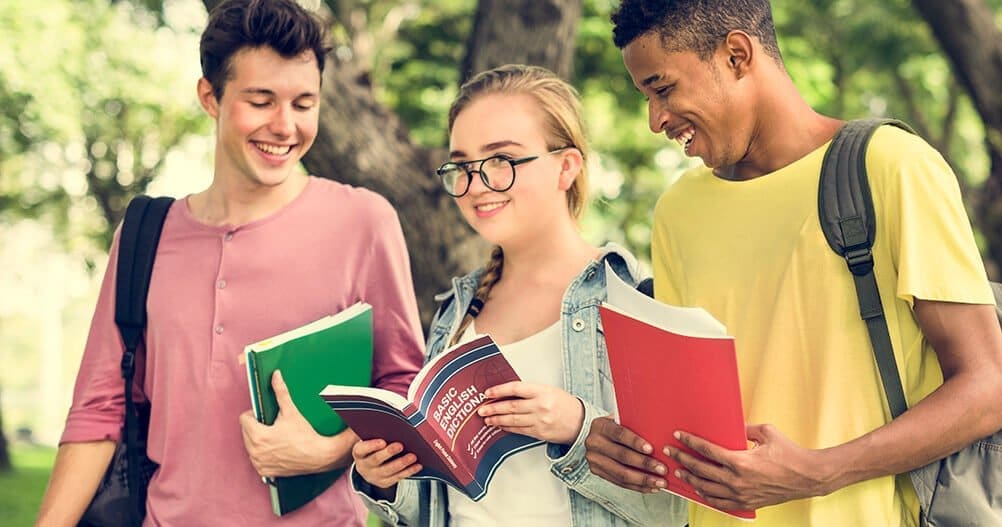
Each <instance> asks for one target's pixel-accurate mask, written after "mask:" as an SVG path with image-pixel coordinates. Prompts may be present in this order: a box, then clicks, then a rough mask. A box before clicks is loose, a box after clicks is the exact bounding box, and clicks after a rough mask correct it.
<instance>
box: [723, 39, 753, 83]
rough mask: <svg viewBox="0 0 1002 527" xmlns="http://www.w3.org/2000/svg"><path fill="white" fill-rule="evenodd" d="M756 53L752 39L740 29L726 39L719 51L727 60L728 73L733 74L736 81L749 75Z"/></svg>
mask: <svg viewBox="0 0 1002 527" xmlns="http://www.w3.org/2000/svg"><path fill="white" fill-rule="evenodd" d="M755 51H756V48H755V45H754V41H753V40H752V37H751V36H749V35H748V33H745V32H744V31H741V30H738V29H735V30H732V31H731V32H730V33H728V34H727V36H726V37H724V42H723V43H722V44H721V45H720V50H719V52H720V53H722V54H723V55H724V57H725V58H726V61H727V62H726V67H727V71H730V72H732V73H733V74H734V78H736V79H740V78H742V77H744V76H745V75H748V72H749V71H750V70H751V68H752V65H753V63H752V61H753V60H754V59H755V57H756V55H755Z"/></svg>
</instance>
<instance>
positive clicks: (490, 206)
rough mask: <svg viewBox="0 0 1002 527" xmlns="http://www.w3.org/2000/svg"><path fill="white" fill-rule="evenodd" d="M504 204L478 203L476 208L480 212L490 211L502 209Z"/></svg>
mask: <svg viewBox="0 0 1002 527" xmlns="http://www.w3.org/2000/svg"><path fill="white" fill-rule="evenodd" d="M503 206H504V202H499V203H486V204H484V205H477V206H476V207H475V208H476V209H477V210H479V211H480V212H490V211H492V210H496V209H500V208H501V207H503Z"/></svg>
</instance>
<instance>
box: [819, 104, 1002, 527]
mask: <svg viewBox="0 0 1002 527" xmlns="http://www.w3.org/2000/svg"><path fill="white" fill-rule="evenodd" d="M885 124H886V125H892V126H897V127H898V128H901V129H903V130H906V131H908V132H911V133H915V132H914V131H913V130H912V129H911V128H910V127H909V126H908V125H906V124H904V123H902V122H900V121H896V120H893V119H860V120H854V121H849V122H847V123H846V124H845V125H844V126H843V127H842V128H841V129H840V130H839V131H838V132H837V133H836V134H835V137H834V138H833V139H832V142H831V145H830V146H829V147H828V151H827V152H826V153H825V157H824V161H823V163H822V167H821V181H820V185H819V186H818V216H819V218H820V221H821V228H822V231H824V234H825V238H826V239H827V240H828V245H830V246H831V248H832V249H833V250H834V251H835V252H836V253H837V254H839V255H840V256H842V257H844V258H845V261H846V265H847V266H848V268H849V272H851V273H852V275H853V281H854V282H855V286H856V295H857V298H858V300H859V312H860V317H861V318H862V319H863V320H864V321H865V322H866V328H867V332H868V333H869V335H870V342H871V344H872V346H873V354H874V358H875V359H876V363H877V370H878V371H879V372H880V379H881V382H882V384H883V388H884V396H885V397H886V398H887V404H888V407H889V408H890V411H891V416H892V418H897V417H898V416H899V415H901V414H902V413H904V412H905V410H907V409H908V406H907V403H906V401H905V396H904V391H903V389H902V387H901V378H900V377H899V375H898V369H897V365H896V363H895V361H894V353H893V351H892V347H891V339H890V336H889V334H888V331H887V320H886V318H885V317H884V309H883V306H881V303H880V294H879V293H878V290H877V280H876V277H875V276H874V274H873V255H872V253H871V248H872V247H873V240H874V235H875V233H876V227H875V225H876V217H875V214H874V210H873V200H872V197H871V194H870V184H869V180H868V179H867V175H866V147H867V144H868V143H869V141H870V138H871V137H872V136H873V133H874V131H876V129H877V128H878V127H880V126H882V125H885ZM991 287H992V291H993V293H994V294H995V314H996V315H997V316H998V318H999V321H1000V323H1002V307H1000V306H1002V284H998V283H996V282H992V283H991ZM910 476H911V480H912V484H913V485H914V486H915V492H916V494H918V497H919V503H920V508H921V511H920V518H919V522H920V524H921V525H923V526H930V527H931V526H957V525H972V526H973V525H1002V430H1000V431H997V432H995V433H994V434H993V435H991V436H989V437H986V438H984V439H981V440H979V441H975V442H974V443H972V444H971V445H968V446H967V447H965V448H963V449H962V450H960V451H959V452H957V453H955V454H953V455H951V456H947V457H946V458H943V459H941V460H938V461H934V462H933V463H930V464H929V465H926V466H924V467H919V468H917V469H915V470H913V471H911V473H910Z"/></svg>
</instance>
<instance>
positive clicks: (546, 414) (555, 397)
mask: <svg viewBox="0 0 1002 527" xmlns="http://www.w3.org/2000/svg"><path fill="white" fill-rule="evenodd" d="M486 395H487V397H488V398H489V399H491V400H494V402H490V403H487V404H485V405H483V406H481V407H480V410H479V413H480V415H481V416H482V417H484V418H485V419H484V421H485V422H486V423H487V424H488V425H491V426H496V427H498V428H501V429H502V430H505V431H507V432H514V433H516V434H523V435H527V436H530V437H534V438H536V439H541V440H543V441H547V442H550V443H558V444H562V445H569V444H571V443H573V442H574V440H575V439H576V438H577V437H578V434H580V432H581V424H582V421H583V420H584V406H582V404H581V400H580V399H578V398H577V397H574V396H573V395H571V394H569V393H567V392H566V391H564V390H561V389H560V388H557V387H555V386H548V385H545V384H534V383H528V382H522V381H515V382H508V383H504V384H499V385H497V386H495V387H493V388H490V389H489V390H487V392H486Z"/></svg>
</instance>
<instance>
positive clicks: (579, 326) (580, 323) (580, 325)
mask: <svg viewBox="0 0 1002 527" xmlns="http://www.w3.org/2000/svg"><path fill="white" fill-rule="evenodd" d="M571 327H572V328H574V331H581V330H583V329H584V327H585V323H584V320H581V319H580V318H575V319H574V322H571Z"/></svg>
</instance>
